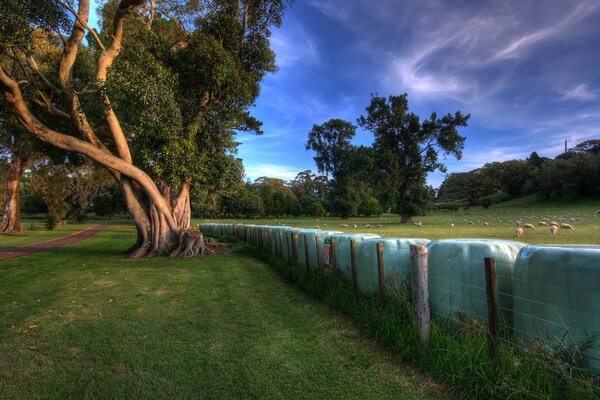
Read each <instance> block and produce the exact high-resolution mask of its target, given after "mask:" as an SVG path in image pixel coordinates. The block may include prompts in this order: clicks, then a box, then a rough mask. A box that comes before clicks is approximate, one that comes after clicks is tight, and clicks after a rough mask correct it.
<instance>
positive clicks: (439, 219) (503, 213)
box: [195, 196, 600, 244]
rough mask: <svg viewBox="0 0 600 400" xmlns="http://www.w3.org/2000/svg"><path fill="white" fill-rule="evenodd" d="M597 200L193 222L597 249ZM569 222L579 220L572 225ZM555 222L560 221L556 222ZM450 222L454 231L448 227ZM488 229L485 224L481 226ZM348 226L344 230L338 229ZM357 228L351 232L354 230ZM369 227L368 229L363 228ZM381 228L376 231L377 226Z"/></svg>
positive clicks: (531, 200) (521, 201) (599, 227)
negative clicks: (553, 225)
mask: <svg viewBox="0 0 600 400" xmlns="http://www.w3.org/2000/svg"><path fill="white" fill-rule="evenodd" d="M598 210H600V199H585V200H579V201H554V200H553V201H538V200H537V199H535V197H531V196H530V197H527V198H523V199H519V200H517V201H512V202H507V203H504V204H501V205H498V206H494V207H490V208H489V209H484V208H482V207H472V208H469V209H467V210H458V211H453V212H450V211H434V212H431V213H430V214H428V215H426V216H422V217H415V218H414V221H422V222H423V226H422V227H418V226H415V225H414V224H400V218H399V217H398V216H397V215H384V216H381V217H371V218H352V217H351V218H349V219H347V220H341V219H340V218H335V217H324V218H279V219H274V218H271V219H244V220H232V219H221V220H218V221H215V220H209V219H205V220H195V223H211V222H222V223H247V224H256V225H280V224H283V225H287V226H292V227H300V228H315V227H316V226H318V227H319V228H320V229H324V230H336V231H342V232H350V233H357V232H361V233H364V232H368V233H376V234H379V235H381V236H387V237H420V238H427V239H431V240H440V239H451V238H491V239H506V240H518V241H522V242H525V243H528V244H600V213H597V212H596V211H598ZM543 218H548V219H550V220H556V221H557V222H559V223H563V222H564V223H568V224H571V225H572V226H573V227H574V230H566V229H560V230H559V232H558V234H557V235H556V236H552V235H551V234H550V228H549V227H543V226H538V222H539V221H541V220H542V219H543ZM571 218H580V220H579V221H571ZM519 219H520V220H521V221H522V222H523V223H529V224H532V225H534V226H535V228H536V229H535V230H533V229H526V230H525V236H524V237H523V238H517V237H516V235H515V230H516V229H517V228H518V225H517V220H519ZM559 219H560V220H559ZM452 223H454V227H452V226H451V224H452ZM486 223H487V224H488V225H485V224H486ZM340 224H347V225H349V227H340ZM354 224H356V225H357V227H356V228H354V227H353V225H354ZM367 224H368V225H370V228H367V227H366V225H367ZM378 225H381V227H378Z"/></svg>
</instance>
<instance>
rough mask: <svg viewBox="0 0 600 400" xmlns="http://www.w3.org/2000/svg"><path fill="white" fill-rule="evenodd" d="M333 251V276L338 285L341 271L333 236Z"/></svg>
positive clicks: (335, 283)
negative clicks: (338, 265)
mask: <svg viewBox="0 0 600 400" xmlns="http://www.w3.org/2000/svg"><path fill="white" fill-rule="evenodd" d="M329 251H330V252H331V275H332V276H333V283H334V285H337V284H338V283H339V281H340V272H339V271H338V267H337V259H336V254H335V238H334V237H333V238H331V248H330V250H329Z"/></svg>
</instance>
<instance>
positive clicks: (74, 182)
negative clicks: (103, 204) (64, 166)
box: [69, 163, 115, 223]
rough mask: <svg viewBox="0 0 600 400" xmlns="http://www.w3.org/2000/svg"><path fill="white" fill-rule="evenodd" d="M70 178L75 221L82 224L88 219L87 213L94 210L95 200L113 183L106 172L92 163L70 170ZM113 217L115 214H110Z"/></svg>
mask: <svg viewBox="0 0 600 400" xmlns="http://www.w3.org/2000/svg"><path fill="white" fill-rule="evenodd" d="M69 178H70V179H69V183H70V186H71V193H72V202H73V204H74V206H75V207H74V208H75V210H74V215H73V219H74V220H75V221H76V222H79V223H82V222H84V221H85V220H86V219H87V212H88V211H89V210H90V208H92V206H93V201H94V199H96V198H97V197H98V195H99V194H100V192H101V190H103V189H106V188H108V186H109V185H110V184H111V183H112V182H113V181H112V179H111V176H110V175H109V174H108V172H106V170H104V169H101V168H98V167H96V166H94V165H92V164H91V163H85V164H83V165H80V166H77V167H74V168H70V169H69ZM113 208H115V206H114V205H113ZM112 215H113V213H110V216H112Z"/></svg>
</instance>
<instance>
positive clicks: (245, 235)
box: [244, 226, 248, 243]
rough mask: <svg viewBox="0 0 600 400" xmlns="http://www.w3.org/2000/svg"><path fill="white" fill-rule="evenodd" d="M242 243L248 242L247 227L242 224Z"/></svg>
mask: <svg viewBox="0 0 600 400" xmlns="http://www.w3.org/2000/svg"><path fill="white" fill-rule="evenodd" d="M244 243H248V227H247V226H244Z"/></svg>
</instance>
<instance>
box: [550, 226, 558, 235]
mask: <svg viewBox="0 0 600 400" xmlns="http://www.w3.org/2000/svg"><path fill="white" fill-rule="evenodd" d="M557 232H558V226H556V225H552V226H550V234H551V235H552V236H554V235H556V233H557Z"/></svg>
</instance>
